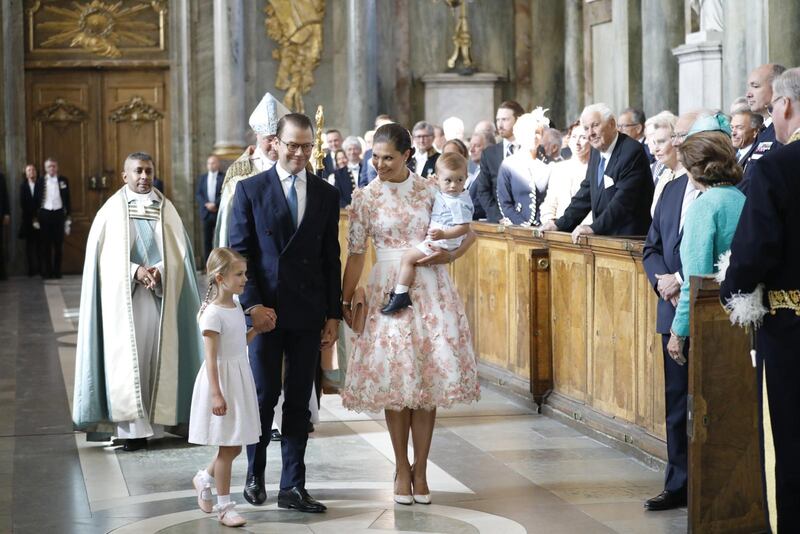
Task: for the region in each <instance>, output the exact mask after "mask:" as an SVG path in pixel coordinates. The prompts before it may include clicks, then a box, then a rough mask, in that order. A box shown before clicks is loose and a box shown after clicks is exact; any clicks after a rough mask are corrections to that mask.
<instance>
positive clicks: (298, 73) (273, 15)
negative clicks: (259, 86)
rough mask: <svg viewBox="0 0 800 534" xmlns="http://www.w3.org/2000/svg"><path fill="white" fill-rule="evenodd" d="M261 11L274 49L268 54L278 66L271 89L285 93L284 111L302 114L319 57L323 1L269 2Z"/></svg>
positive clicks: (323, 12) (289, 0)
mask: <svg viewBox="0 0 800 534" xmlns="http://www.w3.org/2000/svg"><path fill="white" fill-rule="evenodd" d="M264 11H265V13H266V20H265V21H264V24H265V26H266V29H267V35H268V36H269V37H270V38H271V39H272V40H274V41H275V42H276V43H277V45H278V48H277V50H275V51H274V52H273V53H272V57H273V58H275V59H276V60H277V61H278V62H279V64H278V75H277V78H276V80H275V87H277V88H278V89H281V90H283V91H286V95H285V96H284V97H283V103H284V105H285V106H286V107H288V108H289V109H292V110H294V111H296V112H298V113H304V112H305V104H304V103H303V95H304V94H306V93H308V92H309V91H310V90H311V87H312V86H313V85H314V69H316V68H317V66H318V65H319V61H320V58H321V57H322V21H323V19H324V18H325V0H269V3H268V4H267V6H266V8H265V10H264Z"/></svg>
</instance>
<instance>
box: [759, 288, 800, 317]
mask: <svg viewBox="0 0 800 534" xmlns="http://www.w3.org/2000/svg"><path fill="white" fill-rule="evenodd" d="M767 298H768V299H769V313H770V315H775V312H776V311H778V310H792V311H794V313H795V315H800V289H791V290H788V291H787V290H785V289H773V290H772V291H769V292H768V293H767Z"/></svg>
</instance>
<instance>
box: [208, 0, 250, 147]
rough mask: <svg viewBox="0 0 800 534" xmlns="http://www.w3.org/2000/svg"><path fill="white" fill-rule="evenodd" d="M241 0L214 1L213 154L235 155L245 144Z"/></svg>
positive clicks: (242, 5)
mask: <svg viewBox="0 0 800 534" xmlns="http://www.w3.org/2000/svg"><path fill="white" fill-rule="evenodd" d="M243 2H244V0H214V97H215V105H214V109H215V122H214V124H215V129H216V141H215V143H214V154H216V155H218V156H219V157H220V158H221V159H224V160H233V159H236V158H238V157H239V156H240V155H241V153H242V151H243V150H244V147H245V139H244V132H245V129H246V128H247V113H246V107H245V59H246V58H245V57H244V50H245V49H244V4H243Z"/></svg>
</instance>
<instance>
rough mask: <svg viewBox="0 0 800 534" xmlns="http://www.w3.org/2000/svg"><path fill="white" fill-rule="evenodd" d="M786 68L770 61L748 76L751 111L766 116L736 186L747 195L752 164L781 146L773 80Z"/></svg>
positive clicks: (746, 156) (748, 100)
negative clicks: (774, 111) (775, 119)
mask: <svg viewBox="0 0 800 534" xmlns="http://www.w3.org/2000/svg"><path fill="white" fill-rule="evenodd" d="M785 70H786V67H784V66H783V65H777V64H774V63H768V64H766V65H761V66H760V67H756V68H755V69H753V71H752V72H751V73H750V75H749V76H748V77H747V93H746V94H745V98H747V105H748V106H750V111H752V112H753V113H758V114H759V115H761V116H762V117H763V118H764V124H763V125H762V127H761V130H760V131H759V132H758V135H757V136H756V140H755V141H754V142H753V145H752V146H751V147H750V151H749V152H748V153H747V154H746V155H745V157H744V159H745V160H746V161H747V165H746V166H745V168H744V176H743V177H742V181H741V182H739V184H738V185H737V186H736V187H738V188H739V190H740V191H741V192H742V193H744V194H745V195H746V194H747V190H748V188H749V187H750V171H749V168H750V166H751V165H752V164H753V163H755V162H756V161H758V160H759V159H760V158H761V157H762V156H763V155H764V154H766V153H767V152H769V151H770V150H772V148H774V147H778V146H780V142H779V141H777V140H776V138H775V126H774V125H773V124H772V116H771V111H772V82H773V80H775V78H777V77H778V76H780V75H781V74H782V73H783V72H784V71H785Z"/></svg>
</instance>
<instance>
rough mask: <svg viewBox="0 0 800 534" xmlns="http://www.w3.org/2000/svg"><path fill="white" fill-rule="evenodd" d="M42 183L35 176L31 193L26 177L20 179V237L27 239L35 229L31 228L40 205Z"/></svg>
mask: <svg viewBox="0 0 800 534" xmlns="http://www.w3.org/2000/svg"><path fill="white" fill-rule="evenodd" d="M41 196H42V184H41V182H40V181H39V179H38V178H37V179H36V181H35V182H34V186H33V193H31V188H30V186H29V185H28V179H27V178H26V179H24V180H22V183H21V184H20V186H19V206H20V208H21V211H22V224H21V225H20V227H19V237H20V239H27V238H29V237H31V236H32V235H33V233H34V232H36V230H34V228H33V221H34V220H35V219H36V214H37V211H38V210H39V206H40V205H41V203H42V201H41Z"/></svg>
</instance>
